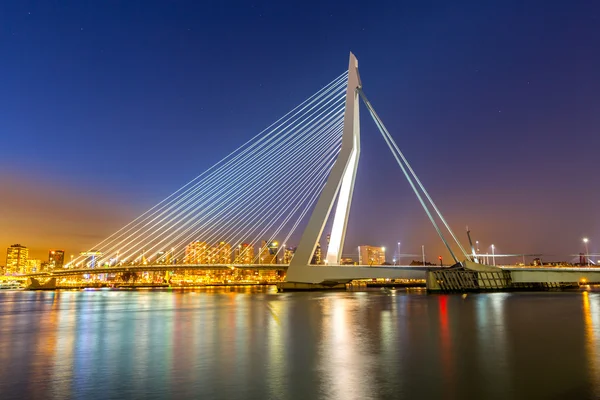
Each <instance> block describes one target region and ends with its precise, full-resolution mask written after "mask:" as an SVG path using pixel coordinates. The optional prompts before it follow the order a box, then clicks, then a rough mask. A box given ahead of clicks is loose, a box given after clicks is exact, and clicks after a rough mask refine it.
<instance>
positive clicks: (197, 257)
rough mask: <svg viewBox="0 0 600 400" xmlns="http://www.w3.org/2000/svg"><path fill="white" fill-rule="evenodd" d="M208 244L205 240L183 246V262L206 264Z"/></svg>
mask: <svg viewBox="0 0 600 400" xmlns="http://www.w3.org/2000/svg"><path fill="white" fill-rule="evenodd" d="M208 250H209V248H208V244H207V243H206V242H200V241H197V242H192V243H190V244H188V245H187V246H185V257H184V259H183V263H184V264H208V263H209V262H208V256H209V254H208V253H209V252H208Z"/></svg>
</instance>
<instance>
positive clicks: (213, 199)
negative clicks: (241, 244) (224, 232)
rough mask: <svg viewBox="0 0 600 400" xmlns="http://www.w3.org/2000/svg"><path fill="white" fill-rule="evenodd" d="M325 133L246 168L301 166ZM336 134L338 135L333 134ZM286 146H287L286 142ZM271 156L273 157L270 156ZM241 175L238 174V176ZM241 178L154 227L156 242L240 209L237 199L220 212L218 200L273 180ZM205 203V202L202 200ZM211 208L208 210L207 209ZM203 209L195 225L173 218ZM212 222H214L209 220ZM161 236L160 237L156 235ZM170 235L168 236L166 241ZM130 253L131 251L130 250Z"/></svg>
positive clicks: (219, 186) (194, 201) (312, 135)
mask: <svg viewBox="0 0 600 400" xmlns="http://www.w3.org/2000/svg"><path fill="white" fill-rule="evenodd" d="M321 132H322V131H321V130H319V129H314V133H313V134H311V136H309V137H308V138H301V140H297V143H295V144H293V145H287V146H286V147H284V148H283V149H282V150H281V151H280V152H278V155H277V158H273V159H271V160H268V159H267V160H264V159H263V158H257V160H258V164H256V160H255V161H253V162H254V164H252V165H248V166H246V168H247V169H248V170H249V171H251V170H252V168H253V166H254V165H255V164H256V165H257V166H261V165H262V163H264V162H265V161H270V162H273V164H274V165H278V166H279V168H282V169H283V168H290V167H292V166H294V165H298V163H299V162H300V161H301V159H302V157H306V156H307V154H308V152H307V151H304V150H303V149H306V150H308V151H310V150H311V149H313V148H314V144H315V143H316V144H318V143H320V141H322V140H324V139H326V138H327V136H322V137H321V138H319V133H321ZM334 134H335V132H334ZM314 136H317V139H319V140H315V137H314ZM307 140H308V141H311V140H312V146H307V144H308V143H307ZM286 144H287V143H286ZM298 150H302V151H303V152H299V151H298ZM271 157H273V156H272V155H271ZM280 159H281V160H283V161H279V160H280ZM235 175H238V174H235ZM239 175H240V177H237V178H235V179H231V178H227V179H228V181H232V182H231V183H228V184H226V185H223V184H221V185H217V189H218V190H217V192H216V193H215V192H209V193H210V195H209V196H208V198H205V197H199V198H196V199H193V200H191V201H192V204H191V205H190V206H188V207H186V208H185V209H183V210H180V211H178V213H177V214H175V216H174V217H171V219H170V220H167V221H164V219H163V221H164V222H163V223H162V225H160V226H158V227H156V226H157V224H154V225H152V227H151V228H154V227H156V228H155V230H154V231H153V233H154V234H155V236H154V238H155V239H160V237H161V236H162V237H164V235H167V234H168V233H169V232H171V231H175V228H177V227H180V228H183V227H186V226H190V225H191V227H194V226H196V225H197V224H198V223H199V222H201V221H202V220H203V219H205V218H208V217H209V216H211V215H212V214H213V213H215V212H217V211H218V215H217V216H221V215H223V213H224V212H225V211H227V209H230V208H235V209H239V208H240V207H241V204H243V203H244V201H245V200H244V199H241V200H238V201H236V202H229V203H228V205H227V208H226V209H222V208H221V209H220V208H219V207H218V204H219V203H218V201H219V199H220V198H223V197H225V200H227V198H228V197H231V196H232V195H234V194H236V193H240V192H242V193H243V192H244V190H252V187H255V188H259V189H260V185H263V184H266V183H267V180H268V179H269V178H270V176H268V175H265V174H263V175H262V176H260V177H259V181H258V182H257V181H255V180H251V179H246V178H245V177H244V174H243V173H240V174H239ZM267 194H268V192H266V191H263V193H262V195H263V196H265V195H267ZM255 195H256V194H255V191H254V192H250V193H246V197H247V198H253V197H254V196H255ZM201 200H203V201H201ZM207 207H208V209H207ZM201 208H204V213H203V215H202V216H201V217H200V218H199V219H197V220H195V222H193V220H191V219H188V220H186V221H184V222H182V223H181V224H180V225H181V226H180V225H177V224H173V222H172V221H173V220H174V219H180V218H181V217H182V216H183V215H185V214H186V213H190V212H194V213H195V212H197V211H199V210H200V209H201ZM210 222H215V221H214V219H212V220H210ZM185 232H188V230H186V231H185ZM157 235H158V236H157ZM168 237H169V236H168V235H167V238H168ZM128 251H129V250H128Z"/></svg>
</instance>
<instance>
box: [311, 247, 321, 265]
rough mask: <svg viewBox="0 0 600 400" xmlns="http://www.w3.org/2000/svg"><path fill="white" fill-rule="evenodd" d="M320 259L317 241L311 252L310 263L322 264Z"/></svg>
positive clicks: (319, 248)
mask: <svg viewBox="0 0 600 400" xmlns="http://www.w3.org/2000/svg"><path fill="white" fill-rule="evenodd" d="M322 259H323V254H322V253H321V244H320V243H317V247H316V248H315V252H314V253H313V256H312V259H311V260H310V263H311V264H322V262H321V260H322Z"/></svg>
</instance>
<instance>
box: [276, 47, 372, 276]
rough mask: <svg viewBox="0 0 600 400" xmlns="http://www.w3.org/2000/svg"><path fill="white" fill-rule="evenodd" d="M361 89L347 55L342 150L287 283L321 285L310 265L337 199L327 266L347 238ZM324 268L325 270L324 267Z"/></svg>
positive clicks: (357, 150)
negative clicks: (346, 84)
mask: <svg viewBox="0 0 600 400" xmlns="http://www.w3.org/2000/svg"><path fill="white" fill-rule="evenodd" d="M360 87H361V81H360V75H359V73H358V60H357V59H356V57H355V56H354V54H352V53H350V61H349V65H348V86H347V88H346V108H345V112H344V128H343V133H342V148H341V150H340V153H339V155H338V157H337V160H336V162H335V164H334V165H333V168H332V170H331V172H330V174H329V177H328V178H327V183H326V184H325V187H324V188H323V191H322V192H321V195H320V197H319V200H318V202H317V204H316V206H315V208H314V210H313V212H312V215H311V216H310V219H309V221H308V224H307V225H306V228H305V230H304V233H303V234H302V237H301V239H300V242H299V244H298V247H297V248H296V252H295V254H294V257H293V258H292V260H291V261H290V266H289V268H288V273H287V278H286V279H287V281H289V282H307V283H318V282H321V281H322V280H323V279H322V272H324V271H323V270H320V271H319V270H318V269H320V268H324V267H323V266H320V267H319V266H316V267H313V266H310V261H311V259H312V257H313V253H314V251H315V249H316V247H317V243H318V242H319V240H320V239H321V235H322V234H323V229H324V228H325V224H326V223H327V220H328V218H329V215H330V213H331V209H332V208H333V204H334V203H335V200H336V197H337V205H336V209H335V213H334V219H333V225H332V229H331V235H330V240H329V246H328V248H327V256H326V264H327V265H329V266H334V265H339V264H340V258H341V255H342V249H343V247H344V239H345V237H346V227H347V225H348V216H349V214H350V205H351V202H352V194H353V191H354V181H355V179H356V171H357V168H358V160H359V158H360V116H359V89H360ZM325 268H326V267H325Z"/></svg>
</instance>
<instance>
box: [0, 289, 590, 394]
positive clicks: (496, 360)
mask: <svg viewBox="0 0 600 400" xmlns="http://www.w3.org/2000/svg"><path fill="white" fill-rule="evenodd" d="M599 345H600V293H598V292H594V291H590V292H569V293H558V292H546V293H520V294H517V293H493V294H473V295H468V296H466V297H463V296H460V295H425V294H424V293H423V292H418V291H409V292H406V291H402V290H397V291H388V290H386V291H384V290H382V291H370V292H329V293H327V292H324V293H319V292H317V293H284V294H277V293H274V292H273V290H264V289H263V290H260V289H259V290H257V289H252V288H244V289H227V288H225V289H217V290H205V291H130V292H126V291H105V290H99V291H83V292H76V291H73V292H2V293H0V394H1V398H2V399H12V398H15V399H17V398H56V399H59V398H61V399H62V398H85V399H96V398H98V399H100V398H102V399H106V398H115V399H117V398H165V397H171V398H211V399H218V398H223V399H235V398H240V399H242V398H243V399H271V398H272V399H305V398H314V399H316V398H326V399H339V398H343V399H368V398H374V399H375V398H415V397H416V398H442V397H443V398H498V399H501V398H524V399H525V398H574V397H578V398H600V352H599V350H598V346H599Z"/></svg>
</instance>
